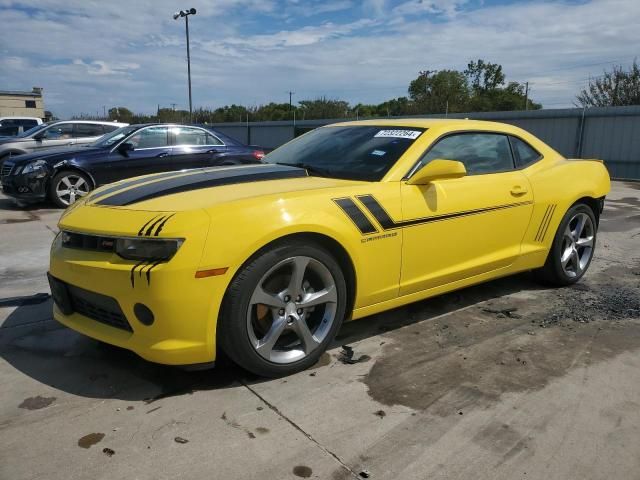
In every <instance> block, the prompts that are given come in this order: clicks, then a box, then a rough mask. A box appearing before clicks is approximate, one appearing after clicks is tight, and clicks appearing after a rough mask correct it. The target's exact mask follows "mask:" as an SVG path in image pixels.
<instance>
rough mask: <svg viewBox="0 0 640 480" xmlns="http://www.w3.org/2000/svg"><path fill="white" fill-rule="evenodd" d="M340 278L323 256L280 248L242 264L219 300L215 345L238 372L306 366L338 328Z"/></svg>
mask: <svg viewBox="0 0 640 480" xmlns="http://www.w3.org/2000/svg"><path fill="white" fill-rule="evenodd" d="M346 304H347V288H346V283H345V279H344V274H343V272H342V270H341V269H340V266H339V265H338V263H337V262H336V260H335V259H334V258H333V257H332V256H331V254H330V253H329V252H327V251H326V250H324V249H323V248H321V247H319V246H315V245H306V244H303V243H301V242H290V243H287V244H281V245H279V246H276V247H274V248H271V249H269V250H267V251H265V252H264V253H263V254H261V255H260V256H258V257H256V258H255V259H254V260H252V261H250V262H249V263H248V264H247V265H245V266H244V267H243V268H242V269H241V271H240V272H239V273H238V275H237V276H236V278H234V280H233V281H232V283H231V285H230V287H229V290H228V291H227V294H226V296H225V300H224V302H223V307H222V312H221V315H220V324H219V326H218V341H219V344H220V346H221V347H222V349H223V350H224V351H225V353H226V354H227V355H228V356H229V357H231V358H232V359H233V360H234V361H235V362H236V363H238V364H239V365H240V366H242V367H243V368H245V369H247V370H249V371H251V372H253V373H256V374H258V375H261V376H267V377H275V376H281V375H288V374H291V373H294V372H297V371H300V370H304V369H305V368H308V367H310V366H311V365H313V364H315V363H316V362H317V361H318V358H319V357H320V355H322V353H323V352H324V351H325V350H326V348H327V346H328V345H329V343H330V342H331V341H332V339H333V338H334V336H335V334H336V332H337V331H338V329H339V328H340V325H341V324H342V320H343V318H344V315H345V307H346Z"/></svg>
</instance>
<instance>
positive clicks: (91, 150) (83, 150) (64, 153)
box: [11, 146, 104, 165]
mask: <svg viewBox="0 0 640 480" xmlns="http://www.w3.org/2000/svg"><path fill="white" fill-rule="evenodd" d="M102 152H104V149H102V148H97V147H83V146H75V147H52V148H47V149H45V150H40V151H39V152H32V153H24V154H22V155H20V156H18V157H15V158H12V159H11V161H13V162H14V163H15V164H16V165H24V164H26V163H30V162H33V161H34V160H45V161H46V162H47V163H50V164H53V163H56V162H59V161H61V160H69V159H71V158H74V157H77V156H78V155H82V156H85V155H91V154H95V153H102Z"/></svg>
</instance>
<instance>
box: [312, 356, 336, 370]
mask: <svg viewBox="0 0 640 480" xmlns="http://www.w3.org/2000/svg"><path fill="white" fill-rule="evenodd" d="M330 363H331V354H330V353H329V352H324V353H323V354H322V355H321V356H320V358H319V359H318V361H317V362H316V363H315V365H314V366H313V367H311V368H309V370H315V369H316V368H320V367H326V366H327V365H329V364H330Z"/></svg>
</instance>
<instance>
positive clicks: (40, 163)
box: [22, 160, 47, 173]
mask: <svg viewBox="0 0 640 480" xmlns="http://www.w3.org/2000/svg"><path fill="white" fill-rule="evenodd" d="M46 164H47V162H45V161H44V160H36V161H35V162H31V163H27V164H26V165H25V167H24V168H23V169H22V173H33V172H37V171H38V170H42V169H43V168H44V167H45V165H46Z"/></svg>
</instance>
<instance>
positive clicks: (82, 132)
mask: <svg viewBox="0 0 640 480" xmlns="http://www.w3.org/2000/svg"><path fill="white" fill-rule="evenodd" d="M102 135H103V132H102V125H99V124H95V123H76V124H75V136H76V138H85V137H101V136H102Z"/></svg>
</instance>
